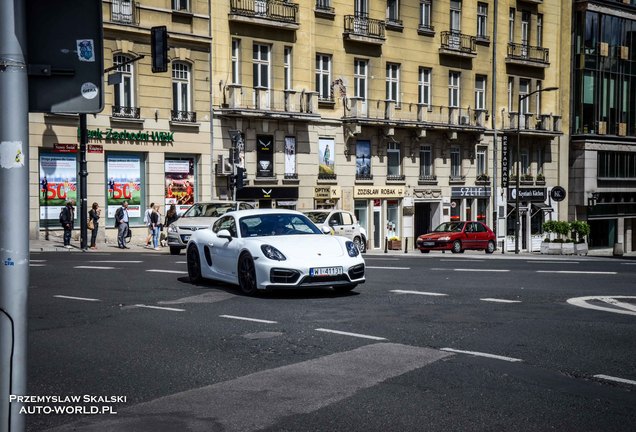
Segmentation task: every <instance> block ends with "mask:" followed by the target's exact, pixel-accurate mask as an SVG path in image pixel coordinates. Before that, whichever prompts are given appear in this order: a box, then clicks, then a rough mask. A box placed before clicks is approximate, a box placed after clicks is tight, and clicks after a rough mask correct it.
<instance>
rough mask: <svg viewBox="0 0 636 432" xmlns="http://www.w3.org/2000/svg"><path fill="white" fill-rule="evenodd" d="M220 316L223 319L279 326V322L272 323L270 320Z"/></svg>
mask: <svg viewBox="0 0 636 432" xmlns="http://www.w3.org/2000/svg"><path fill="white" fill-rule="evenodd" d="M219 316H220V317H221V318H229V319H235V320H242V321H252V322H258V323H264V324H278V322H277V321H270V320H264V319H256V318H247V317H240V316H234V315H219Z"/></svg>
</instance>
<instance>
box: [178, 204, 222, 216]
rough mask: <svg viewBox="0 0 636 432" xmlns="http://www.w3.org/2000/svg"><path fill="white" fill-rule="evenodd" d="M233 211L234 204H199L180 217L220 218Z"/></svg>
mask: <svg viewBox="0 0 636 432" xmlns="http://www.w3.org/2000/svg"><path fill="white" fill-rule="evenodd" d="M233 209H234V204H233V203H230V202H227V203H199V204H194V205H193V206H192V207H190V208H189V209H188V211H186V212H185V213H184V214H183V216H182V217H184V218H188V217H221V216H223V215H224V214H225V212H228V211H231V210H233Z"/></svg>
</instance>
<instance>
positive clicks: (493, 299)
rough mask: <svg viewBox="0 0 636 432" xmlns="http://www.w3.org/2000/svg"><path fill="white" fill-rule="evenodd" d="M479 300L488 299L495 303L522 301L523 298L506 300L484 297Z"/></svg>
mask: <svg viewBox="0 0 636 432" xmlns="http://www.w3.org/2000/svg"><path fill="white" fill-rule="evenodd" d="M479 300H481V301H487V302H495V303H521V300H506V299H496V298H482V299H479Z"/></svg>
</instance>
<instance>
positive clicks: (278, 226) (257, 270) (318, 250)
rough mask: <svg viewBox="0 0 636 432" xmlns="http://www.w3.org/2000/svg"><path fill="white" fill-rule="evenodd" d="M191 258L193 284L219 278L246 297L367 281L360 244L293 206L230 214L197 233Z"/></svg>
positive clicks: (345, 287)
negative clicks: (330, 232)
mask: <svg viewBox="0 0 636 432" xmlns="http://www.w3.org/2000/svg"><path fill="white" fill-rule="evenodd" d="M186 257H187V265H188V275H189V277H190V280H191V281H192V282H193V283H198V282H199V281H201V280H202V279H204V278H205V279H216V280H220V281H224V282H227V283H231V284H236V285H239V287H240V288H241V290H242V291H243V293H245V294H247V295H253V294H255V293H256V292H257V291H258V290H263V289H271V288H303V287H333V288H334V289H335V290H337V291H341V292H346V291H350V290H352V289H354V288H355V287H356V286H357V285H358V284H361V283H364V282H365V276H364V270H365V264H364V259H363V258H362V255H361V254H360V250H359V249H358V247H357V246H356V245H355V244H354V243H353V242H352V241H351V240H348V239H346V238H344V237H340V236H326V235H324V233H323V231H322V230H321V228H319V227H317V226H316V225H315V224H314V223H313V222H311V220H309V219H308V218H307V217H306V216H305V215H304V214H302V213H300V212H297V211H294V210H282V209H278V210H277V209H262V210H245V211H236V212H230V213H228V214H227V215H225V216H222V217H221V218H220V219H219V220H217V221H216V222H215V223H214V224H213V226H212V229H211V230H198V231H196V232H194V233H193V234H192V236H191V237H190V241H189V242H188V249H187V252H186Z"/></svg>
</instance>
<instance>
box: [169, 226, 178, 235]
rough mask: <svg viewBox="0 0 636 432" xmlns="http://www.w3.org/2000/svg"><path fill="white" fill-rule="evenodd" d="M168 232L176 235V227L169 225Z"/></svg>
mask: <svg viewBox="0 0 636 432" xmlns="http://www.w3.org/2000/svg"><path fill="white" fill-rule="evenodd" d="M168 232H171V233H176V232H177V227H176V226H174V224H171V225H170V226H168Z"/></svg>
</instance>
